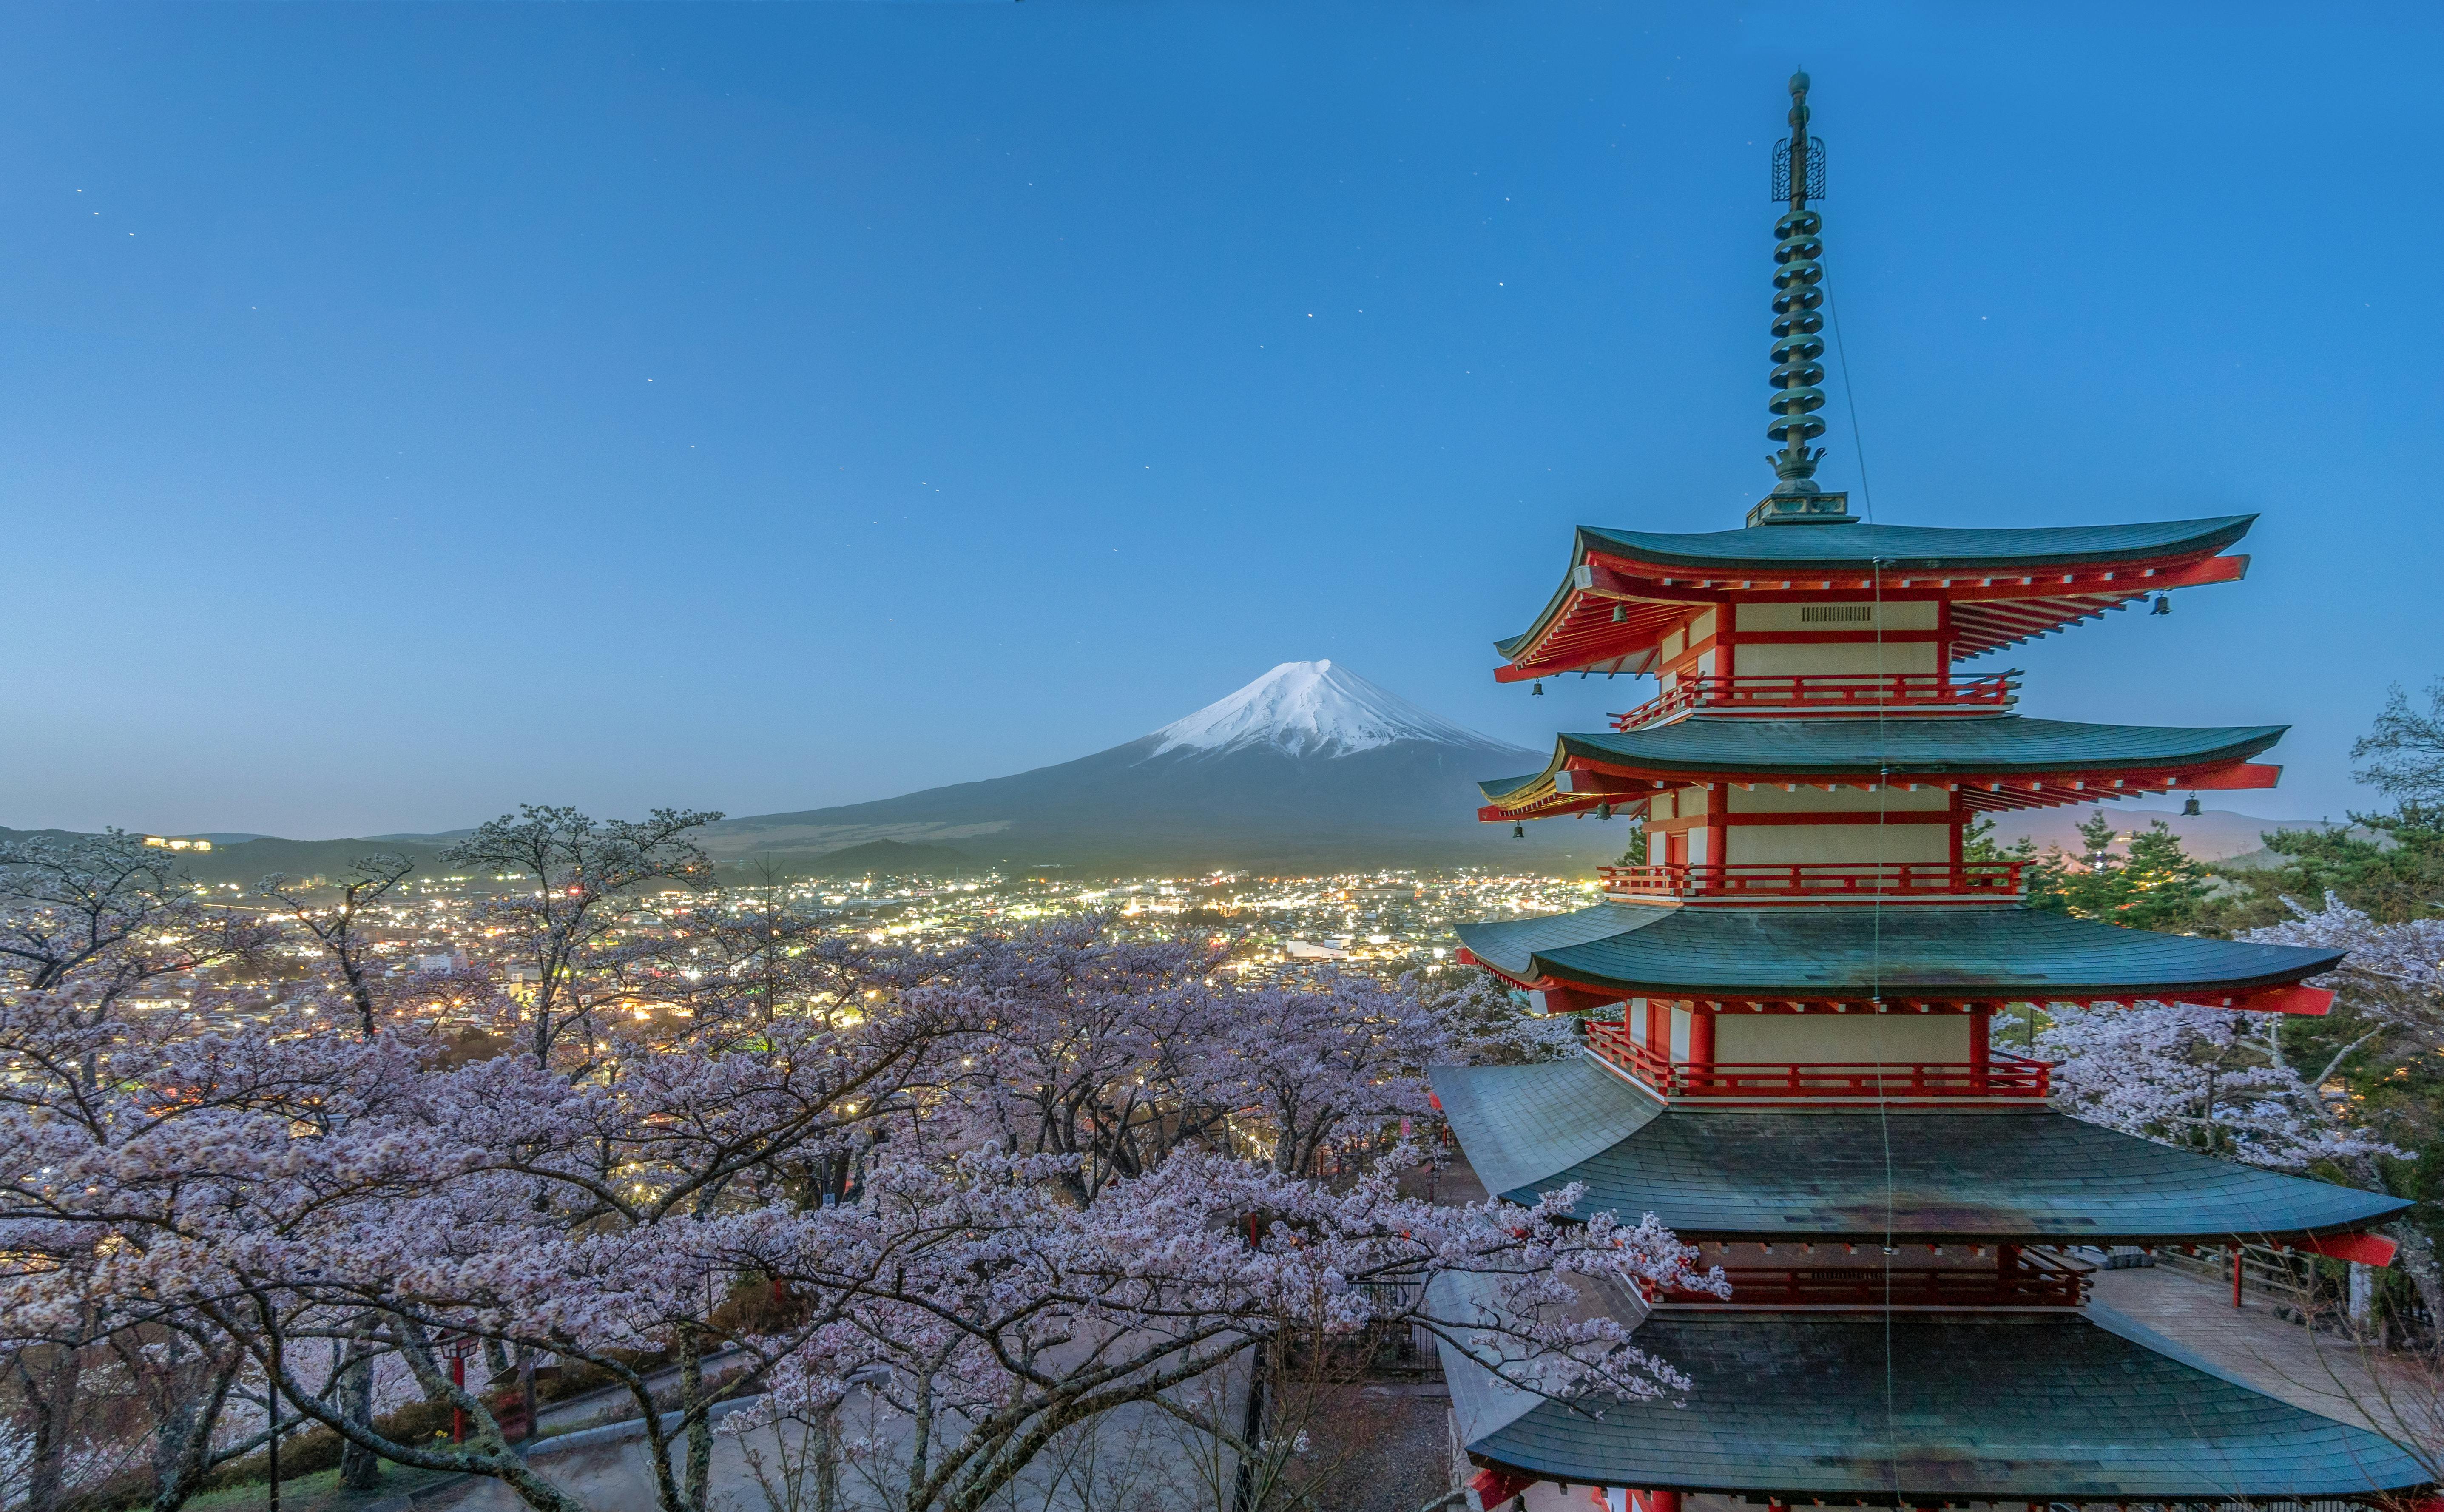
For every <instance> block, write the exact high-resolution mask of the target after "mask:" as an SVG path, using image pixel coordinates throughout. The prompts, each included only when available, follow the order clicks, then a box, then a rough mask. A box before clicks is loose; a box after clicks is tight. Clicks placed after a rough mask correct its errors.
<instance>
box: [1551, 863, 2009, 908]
mask: <svg viewBox="0 0 2444 1512" xmlns="http://www.w3.org/2000/svg"><path fill="white" fill-rule="evenodd" d="M1596 870H1597V872H1598V873H1600V874H1601V875H1602V877H1603V888H1604V891H1605V892H1607V893H1609V894H1612V895H1613V896H1615V897H1673V898H1685V897H1737V898H1760V897H1803V898H1819V899H1824V900H1827V901H1839V900H1840V899H1841V898H1842V897H1844V896H1851V897H1859V898H1870V897H1984V898H1992V899H1994V900H1995V901H1997V902H2005V901H2009V900H2010V899H2012V898H2016V897H2018V896H2019V895H2020V863H2019V862H2018V861H1962V862H1957V863H1955V862H1951V861H1796V862H1789V863H1784V862H1780V861H1754V862H1750V861H1734V862H1731V863H1729V864H1727V865H1721V866H1698V865H1672V864H1665V865H1660V866H1600V867H1598V868H1596Z"/></svg>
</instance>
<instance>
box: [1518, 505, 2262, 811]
mask: <svg viewBox="0 0 2444 1512" xmlns="http://www.w3.org/2000/svg"><path fill="white" fill-rule="evenodd" d="M1782 528H1783V529H1785V530H1796V529H1802V528H1806V527H1805V526H1783V527H1782ZM1823 528H1826V529H1832V528H1836V527H1834V526H1824V527H1823ZM2289 728H2290V727H2289V726H2287V725H2230V726H2209V727H2204V728H2184V727H2175V726H2157V725H2088V724H2081V723H2078V722H2075V721H2071V720H2063V719H2027V718H2024V717H2022V716H2021V715H2018V714H1991V715H1985V716H1981V717H1977V718H1971V719H1906V718H1902V719H1894V718H1887V719H1827V718H1805V719H1747V718H1739V719H1720V718H1708V717H1705V716H1703V715H1693V716H1692V717H1690V718H1687V719H1681V720H1676V721H1674V722H1673V723H1671V724H1668V725H1652V726H1648V727H1646V728H1641V729H1633V730H1626V731H1621V732H1618V733H1616V732H1613V731H1603V732H1599V733H1592V734H1563V735H1558V736H1556V737H1554V741H1553V754H1552V757H1551V759H1550V760H1548V761H1547V762H1546V764H1545V769H1544V770H1543V771H1541V772H1531V773H1529V774H1528V775H1527V776H1524V777H1503V778H1496V779H1493V780H1492V781H1490V782H1485V783H1480V784H1477V785H1478V790H1479V791H1481V792H1483V793H1484V794H1485V796H1486V798H1487V800H1488V801H1489V802H1490V803H1491V804H1492V806H1493V807H1494V808H1495V809H1497V810H1499V811H1500V815H1501V817H1503V818H1505V819H1508V818H1510V817H1512V816H1514V815H1516V816H1518V817H1522V818H1528V817H1533V815H1534V812H1535V811H1536V810H1537V809H1538V808H1540V807H1543V806H1546V805H1550V804H1554V803H1556V802H1562V803H1566V804H1567V805H1568V806H1570V807H1584V806H1585V805H1586V804H1587V803H1589V802H1594V801H1595V800H1593V799H1591V798H1588V797H1586V796H1585V795H1583V794H1580V795H1572V794H1565V793H1562V792H1560V791H1558V790H1557V788H1558V784H1557V781H1556V779H1557V777H1558V775H1559V774H1560V773H1561V772H1563V771H1565V770H1569V769H1581V770H1585V769H1593V770H1596V771H1601V772H1606V773H1612V774H1617V775H1621V776H1627V777H1633V778H1643V779H1649V780H1657V781H1664V782H1669V781H1671V780H1673V779H1687V778H1693V777H1696V778H1704V777H1716V778H1719V777H1728V776H1736V777H1754V778H1760V779H1770V780H1777V781H1779V780H1782V779H1786V778H1819V779H1822V778H1837V779H1842V780H1845V781H1855V780H1856V779H1859V778H1862V777H1863V778H1872V779H1875V780H1877V781H1878V782H1880V783H1887V784H1889V783H1890V782H1891V781H1892V780H1894V779H1896V778H1898V779H1899V780H1900V781H1902V782H1908V781H1911V780H1913V779H1923V778H1936V779H1953V780H1960V781H1963V782H1964V785H1966V782H1965V780H1968V779H2009V778H2028V777H2039V778H2050V777H2056V776H2074V775H2075V774H2080V773H2096V774H2101V773H2124V774H2131V775H2134V776H2139V777H2141V778H2143V779H2162V781H2149V782H2142V785H2141V787H2140V789H2139V790H2141V791H2145V790H2149V789H2150V788H2160V787H2163V786H2166V785H2168V784H2169V785H2171V786H2186V785H2189V784H2186V783H2183V782H2180V781H2178V780H2177V779H2178V778H2179V777H2180V776H2181V775H2185V774H2186V775H2190V776H2195V777H2199V778H2201V779H2202V780H2205V781H2207V782H2208V784H2209V785H2226V784H2230V783H2232V782H2239V783H2247V784H2250V785H2268V784H2270V781H2271V777H2272V773H2271V772H2265V771H2243V770H2238V769H2237V768H2239V767H2240V765H2241V764H2242V763H2245V762H2247V761H2248V759H2249V758H2250V757H2251V756H2254V755H2256V754H2257V753H2258V752H2260V751H2262V750H2265V749H2266V748H2267V747H2269V746H2272V745H2273V744H2274V743H2275V742H2277V741H2279V740H2281V739H2282V738H2283V736H2284V733H2285V731H2287V730H2288V729H2289ZM2216 768H2234V769H2235V770H2232V771H2229V772H2218V771H2216V770H2215V769H2216ZM2218 779H2220V780H2218ZM1614 796H1615V797H1616V798H1618V797H1619V796H1620V795H1618V794H1616V795H1614ZM1965 796H1966V797H1967V798H1968V799H1969V800H1970V801H1971V803H1972V806H1985V807H2030V806H2039V805H2042V804H2046V803H2067V802H2092V801H2094V800H2095V799H2097V798H2099V797H2103V796H2109V794H2106V793H2101V792H2098V791H2095V790H2091V789H2087V788H2074V787H2071V786H2069V785H2068V784H2066V783H2036V784H2030V783H2027V782H2021V783H2018V784H1999V783H1998V784H1996V785H1994V786H1993V787H1990V788H1988V789H1985V790H1983V791H1979V790H1976V789H1973V788H1972V789H1971V790H1969V791H1968V792H1967V793H1966V795H1965Z"/></svg>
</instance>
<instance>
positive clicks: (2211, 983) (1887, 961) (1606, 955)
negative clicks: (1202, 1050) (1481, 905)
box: [1458, 903, 2344, 1011]
mask: <svg viewBox="0 0 2444 1512" xmlns="http://www.w3.org/2000/svg"><path fill="white" fill-rule="evenodd" d="M1458 933H1459V938H1460V944H1461V945H1462V947H1463V948H1465V949H1466V950H1467V951H1468V953H1469V957H1470V959H1471V960H1472V962H1473V963H1475V964H1477V965H1481V966H1483V967H1485V968H1488V969H1490V970H1491V971H1493V972H1495V973H1496V974H1498V975H1500V976H1502V977H1505V978H1507V979H1509V981H1511V982H1514V983H1517V984H1519V985H1521V986H1544V985H1546V984H1558V985H1562V986H1566V987H1568V988H1570V989H1572V990H1574V991H1580V992H1584V993H1586V994H1588V995H1589V996H1590V997H1591V998H1592V999H1593V1000H1594V1001H1597V1002H1618V1001H1620V999H1622V998H1626V997H1663V998H1676V999H1693V1000H1696V1001H1701V1002H1732V1003H1741V1004H1748V1003H1864V1002H1872V1001H1875V1000H1879V999H1880V1000H1883V1001H1885V1002H1896V1001H1901V1002H1906V1001H1910V1000H1918V1001H1929V1002H1943V1003H1972V1002H2008V1003H2017V1002H2035V1003H2075V1002H2083V1001H2087V1002H2132V1001H2147V1000H2171V1001H2180V1002H2198V1001H2206V1002H2210V1003H2212V1002H2213V1001H2215V1000H2217V999H2220V998H2225V997H2238V996H2247V995H2250V994H2266V993H2269V992H2273V991H2278V990H2279V989H2286V988H2292V987H2297V986H2299V985H2300V984H2301V983H2302V982H2303V981H2304V980H2305V979H2306V978H2308V977H2312V976H2318V975H2322V974H2323V973H2324V972H2327V971H2331V970H2332V969H2334V968H2336V967H2337V966H2339V965H2340V964H2341V963H2342V955H2343V953H2344V952H2342V951H2339V950H2308V949H2304V948H2301V947H2296V946H2282V945H2258V944H2254V943H2251V942H2248V941H2241V940H2213V939H2204V938H2200V937H2197V936H2194V935H2184V934H2157V933H2155V932H2153V931H2146V930H2125V929H2121V928H2119V927H2117V926H2115V925H2111V924H2102V923H2099V922H2097V921H2095V920H2092V919H2075V918H2072V917H2070V916H2068V915H2067V914H2062V913H2046V912H2044V911H2042V910H2036V909H2029V908H2024V907H2004V908H1977V909H1918V908H1905V907H1904V908H1886V909H1864V908H1841V909H1827V908H1810V907H1792V908H1764V907H1757V908H1706V909H1674V908H1645V907H1639V906H1637V905H1634V904H1625V903H1600V904H1597V905H1595V906H1594V907H1592V908H1585V909H1581V910H1579V911H1577V912H1576V913H1553V914H1544V915H1540V916H1538V917H1534V918H1526V919H1503V920H1492V921H1486V922H1479V923H1472V924H1463V925H1461V926H1459V929H1458ZM2281 1005H2282V1004H2281V1002H2280V1000H2279V999H2278V1000H2273V1001H2269V1002H2268V1006H2281ZM2311 1011H2314V1009H2313V1008H2312V1009H2311Z"/></svg>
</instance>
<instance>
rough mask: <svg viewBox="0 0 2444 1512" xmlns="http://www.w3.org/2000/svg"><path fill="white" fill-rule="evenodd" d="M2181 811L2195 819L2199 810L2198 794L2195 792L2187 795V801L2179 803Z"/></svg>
mask: <svg viewBox="0 0 2444 1512" xmlns="http://www.w3.org/2000/svg"><path fill="white" fill-rule="evenodd" d="M2181 812H2182V813H2184V814H2186V815H2188V816H2189V817H2190V818H2192V819H2195V818H2197V817H2198V812H2199V811H2198V795H2197V794H2195V793H2192V794H2191V795H2190V796H2189V800H2188V802H2184V803H2183V804H2182V805H2181Z"/></svg>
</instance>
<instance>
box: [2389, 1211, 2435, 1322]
mask: <svg viewBox="0 0 2444 1512" xmlns="http://www.w3.org/2000/svg"><path fill="white" fill-rule="evenodd" d="M2391 1232H2392V1234H2393V1237H2394V1240H2395V1242H2396V1243H2398V1245H2401V1252H2400V1257H2399V1258H2400V1261H2401V1269H2402V1274H2404V1275H2406V1276H2408V1277H2409V1278H2410V1284H2411V1285H2412V1286H2413V1287H2415V1288H2416V1289H2417V1292H2418V1300H2419V1302H2420V1303H2421V1304H2422V1305H2423V1306H2425V1307H2426V1309H2427V1316H2428V1318H2429V1319H2430V1320H2431V1321H2432V1322H2433V1323H2434V1325H2435V1333H2436V1337H2435V1338H2434V1339H2431V1340H2430V1341H2429V1343H2430V1345H2431V1347H2434V1348H2437V1349H2444V1268H2439V1267H2438V1266H2437V1265H2436V1263H2435V1241H2434V1240H2432V1239H2430V1238H2428V1237H2427V1232H2426V1230H2424V1229H2422V1228H2420V1227H2419V1226H2417V1225H2416V1224H2414V1223H2412V1222H2410V1221H2409V1220H2407V1219H2404V1220H2402V1221H2401V1222H2400V1223H2398V1224H2395V1225H2394V1226H2393V1227H2392V1229H2391Z"/></svg>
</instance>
